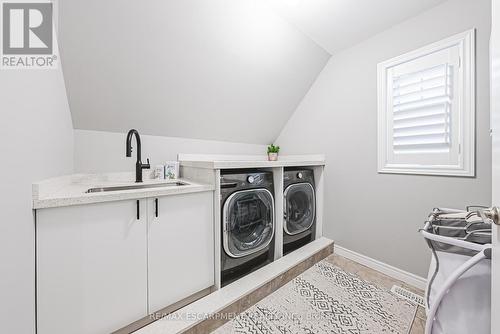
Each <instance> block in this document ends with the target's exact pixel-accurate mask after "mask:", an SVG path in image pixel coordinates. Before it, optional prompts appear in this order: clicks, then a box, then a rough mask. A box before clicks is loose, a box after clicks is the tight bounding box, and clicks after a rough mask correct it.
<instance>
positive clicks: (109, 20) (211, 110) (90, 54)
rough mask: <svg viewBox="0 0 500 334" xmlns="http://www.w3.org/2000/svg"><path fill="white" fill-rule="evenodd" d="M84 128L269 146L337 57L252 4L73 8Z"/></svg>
mask: <svg viewBox="0 0 500 334" xmlns="http://www.w3.org/2000/svg"><path fill="white" fill-rule="evenodd" d="M60 30H61V39H62V42H61V45H62V52H63V54H62V55H63V65H64V70H65V80H66V84H67V89H68V96H69V102H70V106H71V112H72V114H73V124H74V127H75V128H76V129H86V130H101V131H112V132H126V131H127V130H128V129H130V128H132V127H136V128H140V129H142V133H144V134H150V135H161V136H169V137H185V138H198V139H212V140H224V141H232V142H245V143H259V144H267V143H269V142H270V141H272V140H273V139H274V138H276V136H277V135H278V134H279V132H280V130H281V128H282V127H283V126H284V124H285V122H286V121H287V120H288V118H289V116H290V115H291V114H292V113H293V111H294V110H295V109H296V107H297V105H298V104H299V102H300V100H301V99H302V98H303V96H304V95H305V94H306V92H307V90H308V89H309V87H310V86H311V84H312V83H313V82H314V80H315V78H316V77H317V75H318V73H319V72H320V71H321V70H322V69H323V67H324V65H325V64H326V62H327V60H328V58H329V56H330V55H329V54H328V53H327V52H326V51H324V50H323V49H322V48H321V47H319V46H318V45H317V44H315V43H314V42H313V41H312V40H310V39H309V38H307V37H306V36H305V35H303V34H302V33H301V32H300V31H298V30H297V29H295V28H294V27H293V26H292V25H291V24H289V23H288V22H286V21H285V20H284V19H282V18H281V17H280V16H278V15H277V14H275V13H274V12H273V11H272V9H270V8H268V7H267V6H265V4H261V3H260V2H259V1H248V0H211V1H206V0H145V1H122V0H106V1H102V0H86V1H81V0H64V1H61V3H60Z"/></svg>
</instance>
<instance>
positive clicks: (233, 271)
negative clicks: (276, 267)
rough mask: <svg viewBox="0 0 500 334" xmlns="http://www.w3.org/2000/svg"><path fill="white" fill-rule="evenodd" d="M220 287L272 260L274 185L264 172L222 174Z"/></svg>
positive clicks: (227, 172)
mask: <svg viewBox="0 0 500 334" xmlns="http://www.w3.org/2000/svg"><path fill="white" fill-rule="evenodd" d="M220 188H221V189H220V190H221V219H222V224H221V228H222V234H221V284H222V286H226V285H227V284H229V283H231V282H234V281H235V280H237V279H238V278H241V277H243V276H245V275H247V274H249V273H250V272H252V271H254V270H257V269H258V268H261V267H263V266H265V265H266V264H268V263H271V262H272V261H273V259H274V234H275V221H274V185H273V174H272V172H267V171H252V170H246V171H242V170H235V171H232V170H228V171H225V170H223V171H221V178H220Z"/></svg>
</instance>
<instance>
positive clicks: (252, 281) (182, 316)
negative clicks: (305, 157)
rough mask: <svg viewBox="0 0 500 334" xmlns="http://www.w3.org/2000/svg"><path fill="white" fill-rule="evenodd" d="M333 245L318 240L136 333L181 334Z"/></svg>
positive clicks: (322, 239)
mask: <svg viewBox="0 0 500 334" xmlns="http://www.w3.org/2000/svg"><path fill="white" fill-rule="evenodd" d="M332 243H333V241H332V240H330V239H327V238H319V239H317V240H314V241H313V242H311V243H309V244H307V245H305V246H303V247H302V248H300V249H299V250H296V251H294V252H292V253H290V254H288V255H286V256H284V257H282V258H280V259H278V260H276V261H274V262H273V263H271V264H268V265H267V266H265V267H263V268H260V269H259V270H257V271H255V272H253V273H251V274H249V275H247V276H245V277H243V278H241V279H239V280H237V281H236V282H234V283H232V284H229V285H228V286H225V287H224V288H222V289H220V290H218V291H215V292H213V293H211V294H210V295H208V296H206V297H204V298H202V299H199V300H197V301H196V302H194V303H192V304H189V305H187V306H186V307H183V308H181V309H180V310H178V311H176V312H174V313H171V314H170V315H168V316H167V317H165V318H163V319H160V320H158V321H156V322H153V323H152V324H149V325H147V326H146V327H143V328H141V329H140V330H138V331H137V332H135V333H137V334H164V333H182V332H183V331H185V330H188V329H189V328H191V327H193V326H195V325H196V324H198V323H200V322H201V321H203V320H204V319H205V318H206V317H208V316H210V315H212V314H215V313H217V312H219V311H222V310H223V309H224V308H225V307H227V306H229V305H231V304H232V303H234V302H235V301H237V300H238V299H240V298H242V297H243V296H245V295H247V294H249V293H251V292H253V291H255V290H256V289H258V288H259V287H261V286H263V285H264V284H266V283H268V282H270V281H271V280H273V279H274V278H275V277H278V276H279V275H281V274H283V273H285V272H286V271H287V270H289V269H291V268H293V267H294V266H296V265H297V264H299V263H300V262H302V261H304V260H306V259H308V258H309V257H311V256H312V255H314V254H315V253H317V252H319V251H320V250H322V249H324V248H325V247H328V246H329V245H331V244H332Z"/></svg>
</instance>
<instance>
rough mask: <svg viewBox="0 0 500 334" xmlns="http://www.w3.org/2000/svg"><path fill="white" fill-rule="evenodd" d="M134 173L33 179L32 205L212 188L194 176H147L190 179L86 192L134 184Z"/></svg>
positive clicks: (128, 197) (42, 205)
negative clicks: (139, 187) (193, 177)
mask: <svg viewBox="0 0 500 334" xmlns="http://www.w3.org/2000/svg"><path fill="white" fill-rule="evenodd" d="M134 179H135V174H134V173H112V174H72V175H66V176H61V177H56V178H51V179H48V180H44V181H40V182H36V183H33V209H43V208H54V207H61V206H70V205H81V204H91V203H100V202H110V201H121V200H129V199H141V198H148V197H157V196H168V195H178V194H187V193H193V192H203V191H213V190H214V187H213V186H212V185H209V184H201V183H197V182H193V181H191V180H185V179H177V180H152V179H146V178H145V179H144V182H143V183H142V184H156V183H162V184H163V183H165V184H169V183H175V182H183V183H187V184H186V185H182V186H168V185H166V186H165V187H157V188H143V189H133V190H119V191H108V192H95V193H86V191H87V190H88V189H90V188H102V187H112V186H124V185H134V184H136V183H135V182H134Z"/></svg>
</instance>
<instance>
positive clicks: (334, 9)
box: [268, 0, 447, 54]
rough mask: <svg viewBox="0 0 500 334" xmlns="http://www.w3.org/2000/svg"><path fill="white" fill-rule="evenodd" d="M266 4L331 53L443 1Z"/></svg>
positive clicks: (284, 0)
mask: <svg viewBox="0 0 500 334" xmlns="http://www.w3.org/2000/svg"><path fill="white" fill-rule="evenodd" d="M268 1H269V4H270V5H271V6H272V7H273V8H274V9H275V10H276V12H277V13H279V14H280V15H281V16H283V17H284V18H286V19H287V20H288V21H290V22H291V23H293V24H294V25H295V26H296V27H297V28H298V29H299V30H301V31H302V32H304V33H305V34H306V35H307V36H309V37H310V38H312V39H313V40H314V41H315V42H316V43H318V44H319V45H321V46H322V47H323V48H324V49H326V50H327V51H328V52H329V53H330V54H334V53H335V52H337V51H340V50H342V49H346V48H348V47H350V46H353V45H355V44H358V43H359V42H361V41H363V40H365V39H367V38H369V37H371V36H373V35H375V34H377V33H379V32H382V31H383V30H386V29H388V28H390V27H391V26H393V25H395V24H397V23H400V22H402V21H404V20H406V19H408V18H410V17H413V16H416V15H418V14H419V13H421V12H423V11H425V10H428V9H430V8H432V7H434V6H437V5H439V4H440V3H443V2H445V1H447V0H268ZM443 24H446V22H443ZM408 38H411V36H408Z"/></svg>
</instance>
